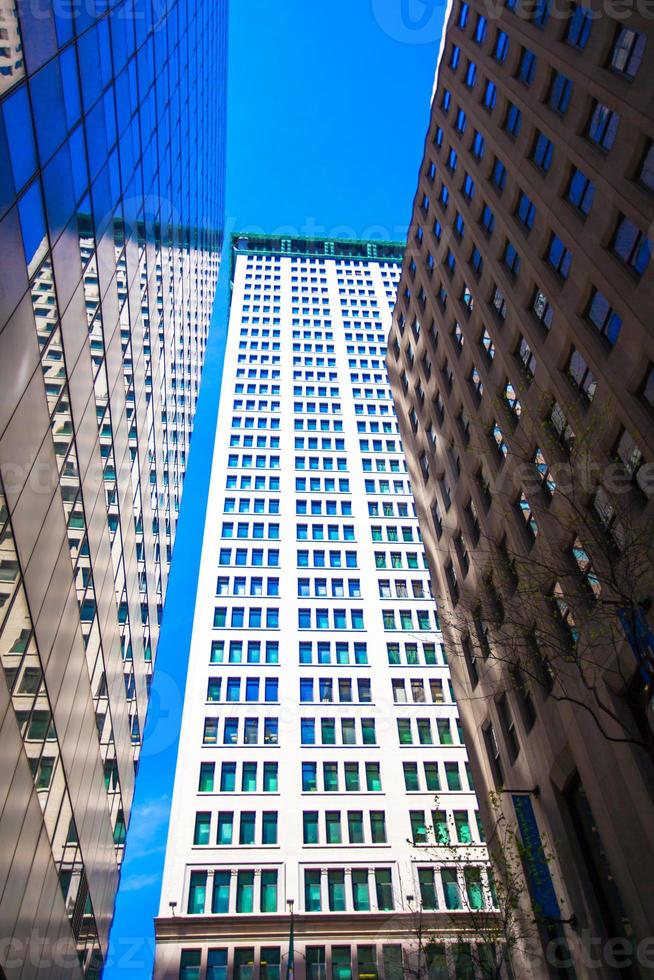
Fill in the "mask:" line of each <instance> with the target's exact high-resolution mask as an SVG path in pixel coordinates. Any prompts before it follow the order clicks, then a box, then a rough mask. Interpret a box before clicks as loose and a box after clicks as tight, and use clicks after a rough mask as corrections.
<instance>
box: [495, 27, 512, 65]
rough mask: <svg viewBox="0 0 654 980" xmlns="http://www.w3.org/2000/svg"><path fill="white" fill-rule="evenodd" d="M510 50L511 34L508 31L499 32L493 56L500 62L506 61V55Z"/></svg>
mask: <svg viewBox="0 0 654 980" xmlns="http://www.w3.org/2000/svg"><path fill="white" fill-rule="evenodd" d="M508 52H509V35H508V34H507V33H506V31H500V30H498V32H497V37H496V38H495V50H494V51H493V57H494V58H495V59H496V60H497V61H499V62H500V64H501V63H502V62H503V61H506V56H507V54H508Z"/></svg>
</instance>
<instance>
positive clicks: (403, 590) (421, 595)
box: [377, 578, 431, 599]
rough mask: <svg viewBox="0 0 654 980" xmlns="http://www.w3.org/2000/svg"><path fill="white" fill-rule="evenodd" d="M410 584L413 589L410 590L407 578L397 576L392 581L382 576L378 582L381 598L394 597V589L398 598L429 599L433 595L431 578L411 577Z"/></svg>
mask: <svg viewBox="0 0 654 980" xmlns="http://www.w3.org/2000/svg"><path fill="white" fill-rule="evenodd" d="M410 584H411V591H410V592H409V583H407V580H406V579H404V578H397V579H393V580H392V581H391V580H390V579H387V578H381V579H379V580H378V583H377V585H378V590H379V596H380V598H381V599H391V598H393V589H394V590H395V598H397V599H427V598H428V596H429V595H431V582H430V581H429V579H425V580H421V579H411V583H410Z"/></svg>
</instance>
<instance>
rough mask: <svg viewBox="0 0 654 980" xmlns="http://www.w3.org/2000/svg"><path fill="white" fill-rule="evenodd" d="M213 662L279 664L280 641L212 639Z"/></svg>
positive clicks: (211, 654)
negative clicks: (227, 640)
mask: <svg viewBox="0 0 654 980" xmlns="http://www.w3.org/2000/svg"><path fill="white" fill-rule="evenodd" d="M209 662H210V663H211V664H223V663H230V664H242V663H247V664H260V663H266V664H278V663H279V641H278V640H266V641H265V643H262V642H261V641H260V640H248V641H247V642H244V641H243V640H230V641H229V643H227V642H226V641H225V640H212V641H211V649H210V654H209Z"/></svg>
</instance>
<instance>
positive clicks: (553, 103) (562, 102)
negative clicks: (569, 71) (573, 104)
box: [547, 71, 572, 116]
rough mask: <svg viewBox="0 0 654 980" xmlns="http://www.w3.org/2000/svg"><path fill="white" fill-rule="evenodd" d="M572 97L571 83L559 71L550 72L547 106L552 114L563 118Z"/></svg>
mask: <svg viewBox="0 0 654 980" xmlns="http://www.w3.org/2000/svg"><path fill="white" fill-rule="evenodd" d="M571 95H572V82H571V81H570V79H569V78H567V77H566V76H565V75H563V74H561V72H560V71H554V72H552V80H551V82H550V88H549V93H548V96H547V104H548V106H549V107H550V109H551V110H552V112H556V113H558V114H559V115H560V116H564V115H565V114H566V112H567V111H568V108H569V106H570V97H571Z"/></svg>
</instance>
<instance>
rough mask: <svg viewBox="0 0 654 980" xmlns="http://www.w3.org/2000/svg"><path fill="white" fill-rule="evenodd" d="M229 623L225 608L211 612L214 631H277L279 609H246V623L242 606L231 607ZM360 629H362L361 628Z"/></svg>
mask: <svg viewBox="0 0 654 980" xmlns="http://www.w3.org/2000/svg"><path fill="white" fill-rule="evenodd" d="M230 613H231V615H230V619H229V623H228V622H227V607H226V606H216V607H215V608H214V611H213V628H214V629H226V628H227V627H229V629H279V609H272V608H268V609H262V608H261V606H250V607H249V608H248V609H247V622H246V617H245V613H246V610H245V608H244V607H243V606H232V607H231V610H230ZM361 628H362V627H361Z"/></svg>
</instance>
